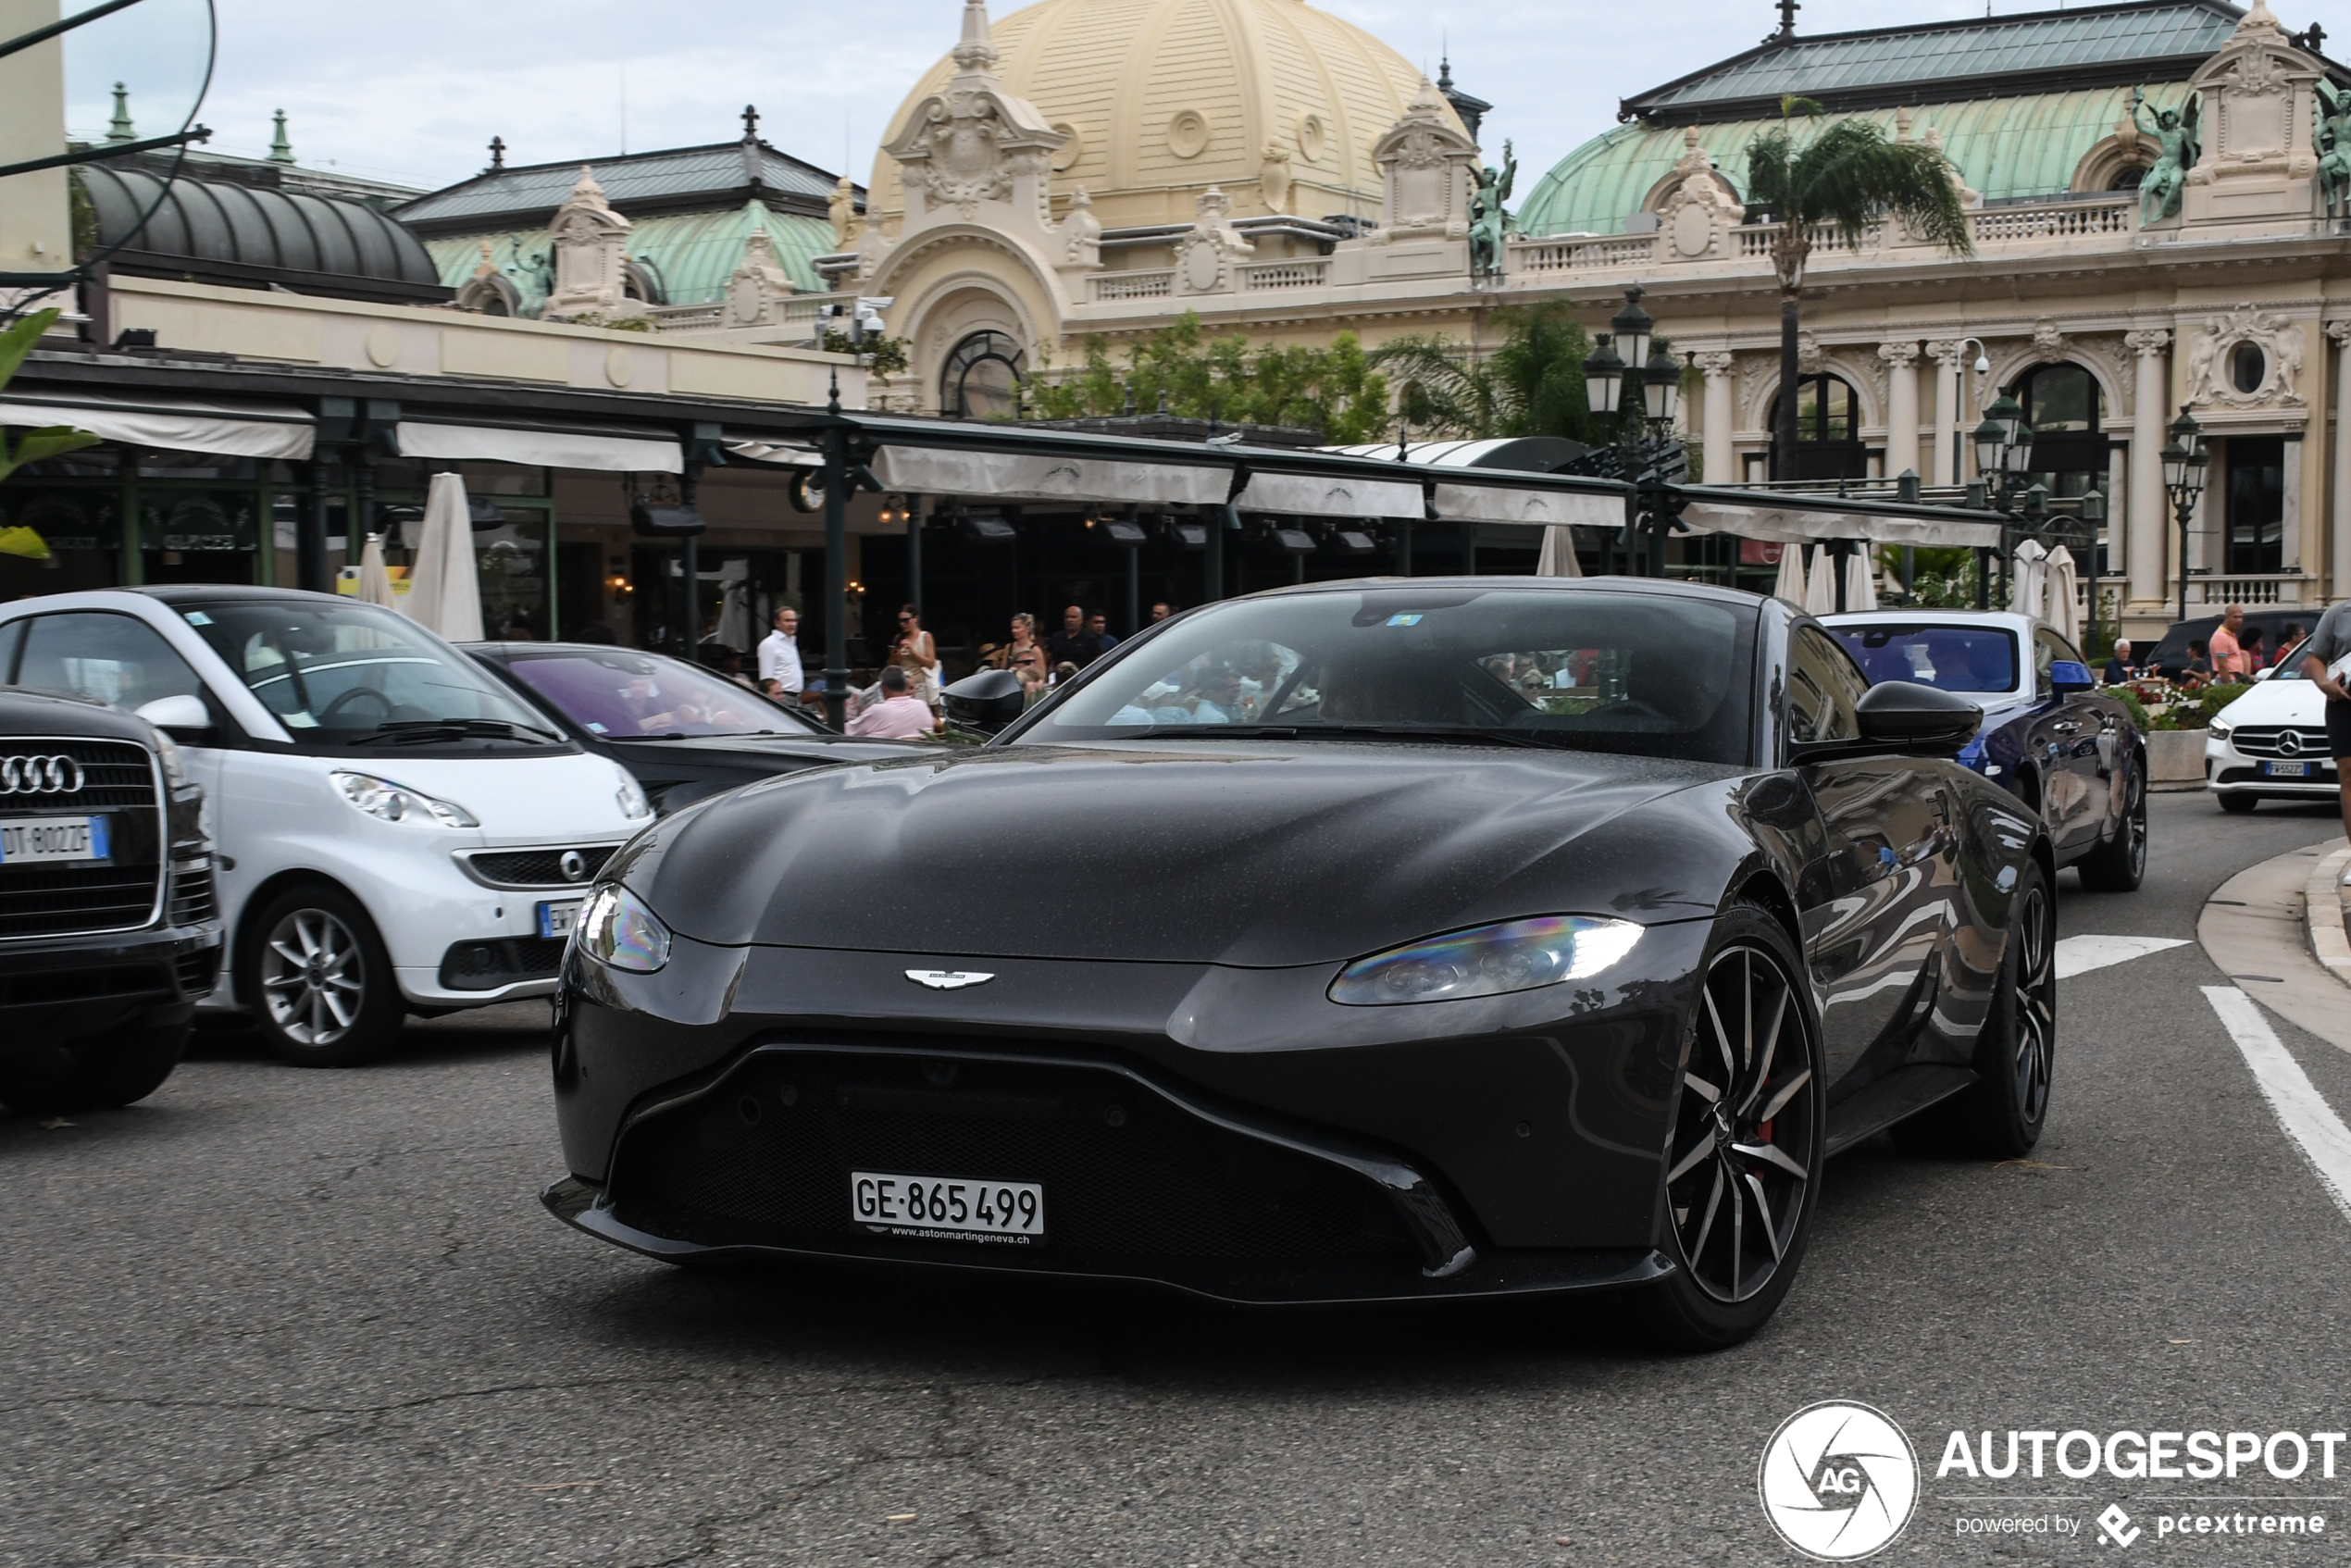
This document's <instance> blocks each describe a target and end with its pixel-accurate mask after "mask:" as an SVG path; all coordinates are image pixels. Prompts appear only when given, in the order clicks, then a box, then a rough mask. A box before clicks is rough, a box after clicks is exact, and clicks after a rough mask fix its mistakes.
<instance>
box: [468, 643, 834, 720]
mask: <svg viewBox="0 0 2351 1568" xmlns="http://www.w3.org/2000/svg"><path fill="white" fill-rule="evenodd" d="M507 667H508V668H509V669H511V670H513V671H514V672H515V677H516V679H518V680H520V681H521V682H522V683H523V684H524V685H525V686H528V687H529V688H530V689H531V691H534V692H536V693H537V694H538V695H539V697H540V699H541V701H543V702H544V703H546V704H547V705H548V706H549V707H551V708H554V710H555V711H556V712H557V713H559V714H561V715H563V716H564V717H566V718H567V719H569V720H571V722H572V723H574V724H576V725H578V726H579V728H582V729H585V730H586V731H588V732H589V733H590V734H591V735H602V736H604V737H606V738H608V739H610V740H627V739H629V738H630V737H641V736H668V735H814V734H816V733H818V731H817V729H816V727H815V726H814V725H812V724H810V723H808V722H807V721H806V720H804V719H801V718H797V717H795V716H792V715H791V714H789V713H786V712H785V711H784V710H783V709H782V708H780V707H778V706H777V705H776V704H775V703H771V702H769V701H768V700H767V699H766V698H765V697H762V696H760V695H759V694H758V693H756V692H753V691H747V690H745V689H744V688H742V687H740V686H738V685H736V684H735V683H734V682H733V681H731V680H722V679H720V678H718V677H716V676H715V675H711V674H708V673H706V672H704V671H703V670H698V669H696V668H695V667H694V666H691V665H690V664H686V663H684V662H683V661H682V660H678V659H671V658H665V657H663V656H661V655H659V654H655V653H627V652H623V651H619V650H616V651H614V652H611V653H603V652H598V653H582V652H578V651H574V650H566V651H565V652H563V653H553V652H550V653H519V652H517V653H510V654H509V655H508V658H507Z"/></svg>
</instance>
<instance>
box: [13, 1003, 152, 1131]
mask: <svg viewBox="0 0 2351 1568" xmlns="http://www.w3.org/2000/svg"><path fill="white" fill-rule="evenodd" d="M194 1028H195V1026H194V1024H193V1022H190V1021H185V1020H183V1021H182V1022H180V1023H177V1024H148V1023H145V1022H143V1020H140V1019H137V1018H133V1019H131V1021H130V1022H128V1023H124V1024H118V1025H116V1026H115V1027H113V1028H111V1029H108V1030H106V1031H105V1032H104V1033H102V1034H95V1035H90V1036H87V1037H85V1038H84V1039H79V1040H75V1041H73V1042H72V1043H71V1044H70V1045H69V1046H68V1050H69V1051H71V1052H72V1053H73V1064H72V1065H71V1066H70V1067H68V1068H67V1069H66V1070H65V1071H64V1072H62V1073H58V1074H56V1075H53V1076H41V1077H38V1078H33V1079H31V1080H27V1081H19V1080H16V1079H13V1078H6V1077H0V1103H5V1104H6V1106H7V1107H8V1108H9V1109H10V1110H12V1111H17V1112H20V1113H22V1114H25V1115H28V1116H63V1115H70V1114H73V1113H75V1112H78V1111H112V1110H115V1109H117V1108H118V1107H120V1106H124V1105H130V1104H133V1103H135V1102H136V1101H142V1100H144V1099H146V1098H147V1096H149V1095H151V1094H153V1093H154V1092H155V1090H157V1089H161V1088H162V1087H163V1081H164V1079H166V1078H168V1077H169V1076H171V1070H172V1069H173V1068H174V1067H177V1066H178V1065H180V1053H181V1052H184V1051H185V1050H187V1048H188V1037H189V1035H191V1034H192V1033H193V1032H194Z"/></svg>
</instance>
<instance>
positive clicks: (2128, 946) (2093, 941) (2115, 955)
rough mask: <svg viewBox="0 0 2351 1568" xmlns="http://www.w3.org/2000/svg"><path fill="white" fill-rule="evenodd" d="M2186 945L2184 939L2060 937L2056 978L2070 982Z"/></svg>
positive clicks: (2185, 939) (2186, 942) (2186, 941)
mask: <svg viewBox="0 0 2351 1568" xmlns="http://www.w3.org/2000/svg"><path fill="white" fill-rule="evenodd" d="M2187 945H2188V940H2187V938H2185V937H2087V936H2084V937H2060V938H2059V939H2058V945H2057V977H2058V978H2059V979H2060V980H2065V979H2071V978H2072V977H2074V976H2076V975H2086V974H2088V973H2089V972H2090V971H2091V970H2093V969H2103V968H2105V967H2106V966H2107V965H2108V964H2128V963H2129V962H2130V961H2131V960H2132V959H2133V958H2145V957H2146V955H2147V954H2148V953H2150V952H2163V951H2164V950H2165V949H2167V948H2175V947H2185V946H2187Z"/></svg>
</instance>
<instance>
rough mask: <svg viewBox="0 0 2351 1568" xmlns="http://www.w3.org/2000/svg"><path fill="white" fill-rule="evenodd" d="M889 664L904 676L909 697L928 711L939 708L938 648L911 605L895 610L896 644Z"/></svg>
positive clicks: (890, 652) (901, 606) (891, 651)
mask: <svg viewBox="0 0 2351 1568" xmlns="http://www.w3.org/2000/svg"><path fill="white" fill-rule="evenodd" d="M889 662H890V663H891V664H893V665H896V666H899V667H900V668H902V669H903V670H904V671H905V672H906V686H907V690H908V691H909V693H910V694H911V695H913V696H915V697H918V698H920V699H921V700H922V701H923V703H924V704H925V705H926V706H927V707H930V708H932V709H936V708H937V707H938V706H939V646H938V644H937V643H935V642H933V641H931V635H930V633H929V632H927V631H925V630H924V629H923V618H922V616H921V615H920V614H919V613H918V612H917V611H916V610H915V608H914V606H913V605H912V604H902V605H900V606H899V610H898V642H897V645H896V646H895V647H893V648H891V649H890V651H889Z"/></svg>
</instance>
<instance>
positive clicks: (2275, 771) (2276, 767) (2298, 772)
mask: <svg viewBox="0 0 2351 1568" xmlns="http://www.w3.org/2000/svg"><path fill="white" fill-rule="evenodd" d="M2261 771H2262V772H2263V773H2264V774H2267V775H2268V776H2269V777H2270V778H2309V777H2310V765H2309V764H2308V763H2307V762H2265V763H2263V764H2262V765H2261Z"/></svg>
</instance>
